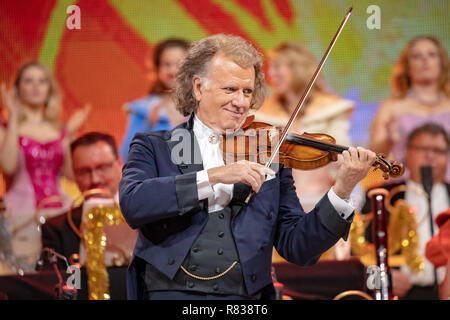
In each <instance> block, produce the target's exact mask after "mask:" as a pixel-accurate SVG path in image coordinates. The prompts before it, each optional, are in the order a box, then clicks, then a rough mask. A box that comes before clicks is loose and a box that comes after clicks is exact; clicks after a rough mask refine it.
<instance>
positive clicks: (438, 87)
mask: <svg viewBox="0 0 450 320" xmlns="http://www.w3.org/2000/svg"><path fill="white" fill-rule="evenodd" d="M449 68H450V66H449V59H448V52H447V50H446V49H445V47H444V46H443V45H442V43H441V41H439V40H438V39H436V38H434V37H431V36H419V37H416V38H414V39H412V40H410V41H409V42H408V43H407V45H406V46H405V47H404V48H403V50H402V51H401V53H400V57H399V59H398V61H397V64H396V65H395V68H394V72H393V76H392V79H391V87H392V94H391V96H390V97H389V98H387V99H385V100H384V101H382V102H381V104H380V108H379V110H378V112H377V114H376V116H375V119H374V122H373V123H372V126H371V138H370V149H371V150H373V151H374V152H381V153H384V154H389V153H390V152H391V151H392V153H393V157H394V158H395V159H396V160H399V161H402V160H403V158H404V150H405V140H406V137H407V136H408V134H409V133H410V132H411V131H412V130H413V129H414V128H416V127H418V126H420V125H422V124H424V123H426V122H430V121H431V122H436V123H438V124H440V125H441V126H443V127H444V128H445V129H446V130H447V132H450V78H449V70H450V69H449ZM446 181H450V170H449V172H448V173H447V176H446Z"/></svg>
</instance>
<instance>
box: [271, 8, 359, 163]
mask: <svg viewBox="0 0 450 320" xmlns="http://www.w3.org/2000/svg"><path fill="white" fill-rule="evenodd" d="M352 10H353V7H350V9H348V11H347V13H346V14H345V17H344V19H343V20H342V22H341V25H340V26H339V28H338V30H337V31H336V34H335V35H334V37H333V40H331V43H330V45H329V46H328V49H327V51H326V52H325V54H324V55H323V57H322V60H320V62H319V64H318V66H317V68H316V71H315V72H314V74H313V76H312V78H311V80H310V81H309V83H308V86H307V87H306V89H305V91H304V92H303V95H302V97H301V98H300V100H299V101H298V103H297V106H296V107H295V110H294V112H293V113H292V115H291V117H290V118H289V121H288V123H287V124H286V126H285V127H284V129H283V131H282V133H281V139H280V140H279V141H278V143H277V145H276V146H275V149H274V151H273V152H272V154H271V156H270V158H269V161H268V162H267V163H266V167H270V165H271V164H272V162H273V160H274V159H275V157H276V155H277V154H278V151H279V150H280V147H281V145H282V144H283V142H284V140H286V137H287V135H288V133H289V130H291V127H292V125H293V124H294V120H295V119H296V118H297V116H298V114H299V113H300V110H301V109H302V108H303V104H304V103H305V101H306V98H307V97H308V94H309V92H310V91H311V88H312V87H313V86H314V83H315V82H316V80H317V77H318V76H319V73H320V70H322V67H323V65H324V64H325V61H327V59H328V56H329V55H330V52H331V50H332V49H333V47H334V44H335V43H336V41H337V39H338V38H339V35H340V34H341V31H342V29H344V26H345V24H346V23H347V20H348V18H349V17H350V14H351V13H352Z"/></svg>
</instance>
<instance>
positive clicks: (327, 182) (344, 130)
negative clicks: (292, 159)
mask: <svg viewBox="0 0 450 320" xmlns="http://www.w3.org/2000/svg"><path fill="white" fill-rule="evenodd" d="M316 67H317V61H316V59H315V58H314V56H313V54H312V53H311V52H309V51H308V50H307V49H306V48H305V47H303V46H302V45H300V44H298V43H295V42H287V43H282V44H280V45H279V46H278V47H276V48H275V49H274V50H273V52H271V54H270V57H269V76H270V85H271V88H272V91H273V92H272V96H271V97H269V98H268V99H267V100H266V102H265V103H264V105H263V106H262V107H261V109H259V110H258V112H257V113H256V115H255V117H256V120H258V121H263V122H268V123H271V124H273V125H279V126H284V125H285V124H286V123H287V120H288V119H289V117H290V115H291V114H292V112H293V111H294V109H295V107H296V105H297V103H298V101H299V99H300V97H301V95H302V94H303V91H304V90H305V88H306V86H307V84H308V82H309V80H310V79H311V77H312V75H313V73H314V70H315V69H316ZM353 108H354V106H353V103H352V102H351V101H348V100H344V99H342V98H340V97H338V96H336V95H334V94H331V93H330V92H329V90H328V89H327V87H326V84H325V80H324V78H323V76H319V78H318V79H317V81H316V83H315V85H314V87H313V89H312V90H311V92H310V94H309V97H308V99H307V100H306V103H305V105H304V107H303V111H302V112H301V113H300V115H299V116H298V117H297V120H296V122H295V124H294V126H293V129H292V131H294V132H297V133H303V132H318V133H326V134H329V135H331V136H333V137H334V138H335V139H336V142H337V143H339V144H342V145H350V138H349V126H350V116H351V114H352V112H353ZM331 167H333V166H331ZM332 171H334V170H333V169H332V170H330V166H327V167H325V168H320V169H316V170H312V171H301V170H293V172H292V174H293V176H294V179H295V187H296V189H297V194H299V195H301V197H300V200H301V203H302V205H303V207H304V209H305V211H309V210H311V209H312V208H313V207H314V205H315V204H316V203H317V202H318V201H319V200H320V199H321V198H322V196H323V195H324V194H325V193H326V192H327V191H328V190H329V188H330V187H331V186H332V185H333V183H334V178H333V173H332Z"/></svg>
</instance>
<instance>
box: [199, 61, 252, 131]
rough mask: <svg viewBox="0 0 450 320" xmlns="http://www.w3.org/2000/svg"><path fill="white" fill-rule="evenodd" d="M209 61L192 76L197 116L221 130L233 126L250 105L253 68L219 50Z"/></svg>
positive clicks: (232, 128)
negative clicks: (205, 67)
mask: <svg viewBox="0 0 450 320" xmlns="http://www.w3.org/2000/svg"><path fill="white" fill-rule="evenodd" d="M208 65H209V67H208V70H206V72H205V75H204V76H203V77H197V76H196V77H194V79H193V85H194V94H195V97H196V99H197V101H198V103H199V105H198V109H197V112H196V113H197V117H198V118H199V119H200V120H201V121H202V122H203V123H205V124H206V125H207V126H209V127H211V128H213V129H216V130H219V131H221V132H222V133H224V132H225V131H226V130H236V129H238V128H239V127H240V125H241V124H242V123H243V122H244V120H245V118H246V117H247V115H248V111H249V109H250V105H251V101H252V96H253V91H254V83H255V70H254V68H253V66H252V67H249V68H242V67H241V66H239V65H238V64H237V63H235V62H234V61H233V60H232V59H230V58H228V57H226V56H225V55H223V54H222V53H220V52H219V53H218V54H216V55H215V56H214V58H212V59H211V61H210V62H209V64H208Z"/></svg>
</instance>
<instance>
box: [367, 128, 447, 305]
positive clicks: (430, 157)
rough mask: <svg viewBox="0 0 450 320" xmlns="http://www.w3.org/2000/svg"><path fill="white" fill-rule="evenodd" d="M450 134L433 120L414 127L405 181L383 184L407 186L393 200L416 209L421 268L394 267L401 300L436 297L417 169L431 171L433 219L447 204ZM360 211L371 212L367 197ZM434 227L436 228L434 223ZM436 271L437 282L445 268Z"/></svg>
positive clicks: (396, 291) (424, 201) (425, 209)
mask: <svg viewBox="0 0 450 320" xmlns="http://www.w3.org/2000/svg"><path fill="white" fill-rule="evenodd" d="M449 148H450V142H449V136H448V133H447V132H446V131H445V129H444V128H442V127H441V126H439V125H438V124H434V123H427V124H424V125H422V126H420V127H418V128H416V129H415V130H413V131H412V132H411V133H410V135H409V136H408V139H407V143H406V152H405V165H406V166H407V168H408V169H409V177H408V178H407V180H406V181H403V182H401V183H396V184H389V185H386V186H383V188H386V189H388V190H391V189H393V188H394V187H396V186H399V185H400V184H405V185H406V192H404V193H398V194H397V195H396V196H394V198H393V199H392V202H393V203H394V202H395V201H396V200H397V199H399V198H403V199H405V201H406V202H407V204H408V206H409V207H410V208H414V209H415V213H416V221H417V223H418V225H417V233H418V235H419V246H418V254H420V255H421V256H422V257H423V258H424V262H425V266H424V270H423V271H422V272H420V273H418V274H414V273H412V272H411V271H410V270H409V268H408V267H407V266H402V267H401V269H400V270H393V272H392V280H393V291H394V295H397V296H399V297H400V298H404V299H438V298H439V296H438V292H437V291H436V288H434V281H435V280H434V270H433V265H432V264H431V263H430V262H429V261H428V260H427V259H426V258H425V254H424V253H425V246H426V243H427V242H428V241H429V240H430V238H431V236H432V235H431V231H430V219H429V217H428V202H427V195H426V193H425V192H424V190H423V187H422V178H421V171H420V168H421V167H423V166H431V167H432V171H433V188H432V191H431V199H432V204H431V207H432V210H431V211H432V215H433V221H434V220H435V218H436V216H437V215H438V214H439V213H441V212H443V211H446V210H447V209H448V208H449V206H450V185H449V184H448V183H446V182H445V175H446V172H447V163H448V155H449ZM366 200H367V201H366V204H365V206H364V208H363V209H362V212H363V213H367V212H369V211H371V204H370V200H369V199H368V198H367V199H366ZM434 230H436V231H435V232H437V230H438V227H437V225H436V224H435V223H434ZM436 271H437V279H436V280H437V281H438V283H440V282H441V281H442V279H443V276H444V274H445V268H439V269H437V270H436Z"/></svg>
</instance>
